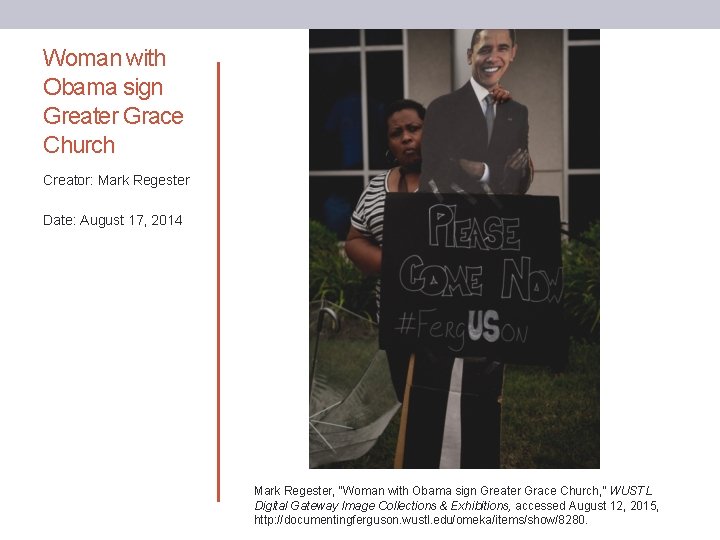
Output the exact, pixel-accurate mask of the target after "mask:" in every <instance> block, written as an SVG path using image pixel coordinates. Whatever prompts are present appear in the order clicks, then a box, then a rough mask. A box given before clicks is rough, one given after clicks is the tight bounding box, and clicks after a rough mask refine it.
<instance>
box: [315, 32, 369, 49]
mask: <svg viewBox="0 0 720 540" xmlns="http://www.w3.org/2000/svg"><path fill="white" fill-rule="evenodd" d="M353 45H355V46H357V45H360V31H359V30H310V48H311V49H314V48H318V47H351V46H353Z"/></svg>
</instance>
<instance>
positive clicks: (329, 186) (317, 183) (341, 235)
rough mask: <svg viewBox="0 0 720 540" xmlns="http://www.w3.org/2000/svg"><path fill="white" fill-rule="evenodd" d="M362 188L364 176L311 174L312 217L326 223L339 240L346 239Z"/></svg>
mask: <svg viewBox="0 0 720 540" xmlns="http://www.w3.org/2000/svg"><path fill="white" fill-rule="evenodd" d="M362 190H363V179H362V176H349V177H348V176H338V177H325V176H311V177H310V219H314V220H315V221H319V222H320V223H322V224H323V225H325V226H326V227H327V228H328V229H330V230H331V231H333V232H334V233H335V234H336V235H337V237H338V240H345V238H346V236H347V232H348V228H349V227H350V216H351V215H352V211H353V210H354V209H355V205H356V204H357V201H358V199H359V198H360V194H361V193H362Z"/></svg>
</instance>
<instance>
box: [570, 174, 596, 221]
mask: <svg viewBox="0 0 720 540" xmlns="http://www.w3.org/2000/svg"><path fill="white" fill-rule="evenodd" d="M568 182H569V184H570V233H571V234H573V235H577V234H580V233H582V232H583V231H586V230H587V228H588V226H589V225H590V224H592V223H594V222H595V221H599V220H600V175H598V174H582V175H574V174H571V175H570V176H569V178H568Z"/></svg>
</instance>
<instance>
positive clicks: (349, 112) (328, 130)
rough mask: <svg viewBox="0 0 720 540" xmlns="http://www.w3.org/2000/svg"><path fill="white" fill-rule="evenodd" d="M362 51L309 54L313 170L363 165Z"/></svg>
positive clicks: (311, 165)
mask: <svg viewBox="0 0 720 540" xmlns="http://www.w3.org/2000/svg"><path fill="white" fill-rule="evenodd" d="M361 119H362V115H361V97H360V54H359V53H343V54H311V55H310V141H311V144H310V169H311V170H343V169H358V168H362V166H363V162H362V155H363V153H362V121H361Z"/></svg>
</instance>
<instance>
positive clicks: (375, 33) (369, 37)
mask: <svg viewBox="0 0 720 540" xmlns="http://www.w3.org/2000/svg"><path fill="white" fill-rule="evenodd" d="M365 45H402V30H365Z"/></svg>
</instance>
